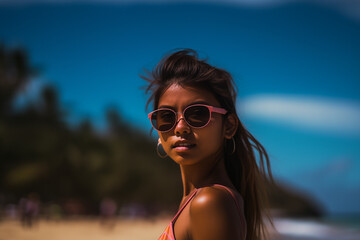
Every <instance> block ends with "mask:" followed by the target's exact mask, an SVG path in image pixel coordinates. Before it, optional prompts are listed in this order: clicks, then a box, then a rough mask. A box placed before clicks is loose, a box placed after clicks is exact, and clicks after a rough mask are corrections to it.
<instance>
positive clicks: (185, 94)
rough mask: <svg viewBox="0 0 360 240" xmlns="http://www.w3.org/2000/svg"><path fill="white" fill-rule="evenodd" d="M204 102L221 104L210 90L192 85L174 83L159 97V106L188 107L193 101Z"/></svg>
mask: <svg viewBox="0 0 360 240" xmlns="http://www.w3.org/2000/svg"><path fill="white" fill-rule="evenodd" d="M196 102H204V103H206V104H209V105H212V106H220V105H219V102H218V101H217V100H216V98H215V96H214V94H212V93H211V92H210V91H208V90H205V89H202V88H199V87H190V86H180V85H178V84H172V85H171V86H170V87H169V88H167V89H166V90H165V91H164V92H163V94H162V95H161V96H160V98H159V104H158V106H162V105H166V106H173V107H175V108H181V107H186V106H188V105H190V104H192V103H196Z"/></svg>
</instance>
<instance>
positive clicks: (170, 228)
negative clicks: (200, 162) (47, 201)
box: [158, 184, 246, 240]
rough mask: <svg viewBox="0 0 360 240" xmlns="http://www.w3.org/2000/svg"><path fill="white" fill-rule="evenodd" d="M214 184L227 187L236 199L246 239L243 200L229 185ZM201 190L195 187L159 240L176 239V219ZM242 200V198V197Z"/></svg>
mask: <svg viewBox="0 0 360 240" xmlns="http://www.w3.org/2000/svg"><path fill="white" fill-rule="evenodd" d="M212 186H218V187H222V188H224V189H226V190H227V191H228V192H229V193H230V194H231V196H232V198H233V199H234V200H235V203H236V207H237V209H238V211H239V214H240V216H241V227H242V229H241V230H242V232H243V233H245V234H244V239H245V237H246V221H245V218H244V215H243V211H242V206H243V202H242V201H241V202H240V203H239V201H238V200H237V198H236V197H235V194H234V193H233V191H232V190H231V189H229V188H228V187H225V186H223V185H219V184H214V185H212ZM198 191H199V189H195V191H194V192H193V193H192V194H191V196H190V197H189V199H188V200H187V201H186V202H185V204H184V205H183V206H182V207H181V208H180V210H179V211H178V212H177V213H176V215H175V217H174V218H173V219H172V220H171V222H170V224H169V225H168V226H167V227H166V228H165V231H164V232H163V234H161V236H160V238H159V239H158V240H175V235H174V224H175V221H176V220H177V218H178V217H179V215H180V213H181V212H182V211H183V210H184V208H185V207H186V205H188V203H189V202H190V201H191V200H192V199H193V198H194V196H195V195H196V193H197V192H198ZM241 200H242V199H241Z"/></svg>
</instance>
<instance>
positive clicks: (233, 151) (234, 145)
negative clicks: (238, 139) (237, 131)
mask: <svg viewBox="0 0 360 240" xmlns="http://www.w3.org/2000/svg"><path fill="white" fill-rule="evenodd" d="M231 140H232V142H233V150H232V152H231V155H233V154H234V153H235V150H236V143H235V139H234V137H232V138H231Z"/></svg>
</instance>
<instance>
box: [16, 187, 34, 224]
mask: <svg viewBox="0 0 360 240" xmlns="http://www.w3.org/2000/svg"><path fill="white" fill-rule="evenodd" d="M19 209H20V218H21V223H22V226H23V227H29V228H31V227H32V226H33V224H34V221H35V220H36V218H37V216H38V214H39V201H38V198H37V196H36V194H33V193H32V194H29V196H28V197H27V198H22V199H21V200H20V203H19Z"/></svg>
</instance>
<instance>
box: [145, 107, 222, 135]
mask: <svg viewBox="0 0 360 240" xmlns="http://www.w3.org/2000/svg"><path fill="white" fill-rule="evenodd" d="M196 106H203V107H206V108H207V109H209V112H210V115H209V120H208V121H207V123H206V124H205V125H204V126H202V127H194V126H192V125H191V124H190V123H188V121H186V119H185V117H184V113H185V111H186V110H187V109H188V108H190V107H196ZM160 110H170V111H171V112H173V113H175V115H176V116H177V115H178V113H182V115H183V117H182V118H179V119H177V120H176V121H175V123H174V125H173V126H172V127H171V128H170V129H169V130H167V131H160V130H157V129H156V128H155V127H154V125H153V123H152V121H151V117H152V115H153V114H154V113H155V112H157V111H160ZM213 112H214V113H219V114H223V115H225V114H226V113H227V112H228V111H227V110H226V109H224V108H219V107H213V106H210V105H206V104H193V105H190V106H187V107H186V108H185V109H184V110H183V111H182V112H175V111H174V110H173V109H171V108H159V109H156V110H155V111H152V112H151V113H149V114H148V118H149V119H150V122H151V125H152V127H153V128H154V129H155V130H156V131H159V132H169V131H171V129H173V128H174V127H175V126H176V124H177V123H178V122H179V121H180V119H184V121H185V122H186V124H187V125H189V127H192V128H204V127H206V126H207V125H208V124H209V123H210V120H211V113H213Z"/></svg>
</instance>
